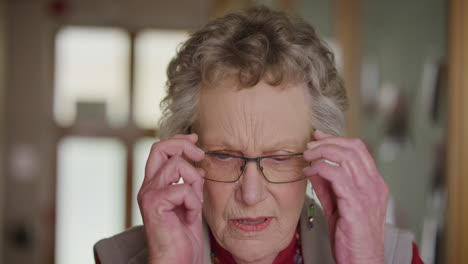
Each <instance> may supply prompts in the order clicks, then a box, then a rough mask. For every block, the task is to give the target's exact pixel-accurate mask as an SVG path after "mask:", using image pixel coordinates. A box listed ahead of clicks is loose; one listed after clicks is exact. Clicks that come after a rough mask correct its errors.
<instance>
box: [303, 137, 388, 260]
mask: <svg viewBox="0 0 468 264" xmlns="http://www.w3.org/2000/svg"><path fill="white" fill-rule="evenodd" d="M314 136H315V139H316V141H312V142H309V144H308V146H307V148H308V149H307V150H306V151H305V152H304V158H305V159H306V160H308V161H310V162H312V163H311V165H310V166H308V167H306V168H305V169H304V174H305V175H306V176H307V177H309V179H310V180H311V182H312V185H313V187H314V190H315V192H316V194H317V197H318V198H319V199H320V202H321V204H322V207H323V210H324V213H325V216H326V218H327V221H328V226H329V233H330V241H331V248H332V251H333V255H334V257H335V261H336V262H337V263H339V264H341V263H348V264H357V263H369V264H371V263H376V264H384V263H385V258H384V233H385V218H386V211H387V201H388V188H387V185H386V184H385V182H384V180H383V178H382V177H381V176H380V174H379V172H378V170H377V168H376V166H375V163H374V160H373V159H372V157H371V155H370V153H369V152H368V150H367V148H366V146H365V144H364V143H363V142H362V141H361V140H359V139H351V138H343V137H336V136H331V135H328V134H325V133H323V132H320V131H316V132H315V134H314ZM330 161H331V162H330ZM333 163H335V164H333Z"/></svg>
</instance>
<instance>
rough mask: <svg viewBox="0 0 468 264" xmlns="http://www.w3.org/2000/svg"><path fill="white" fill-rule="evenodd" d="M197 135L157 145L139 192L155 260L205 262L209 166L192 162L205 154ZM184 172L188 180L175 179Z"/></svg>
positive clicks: (164, 141) (183, 174)
mask: <svg viewBox="0 0 468 264" xmlns="http://www.w3.org/2000/svg"><path fill="white" fill-rule="evenodd" d="M197 139H198V136H197V135H196V134H190V135H176V136H174V137H171V138H169V139H166V140H162V141H159V142H156V143H154V144H153V146H152V147H151V152H150V154H149V157H148V161H147V162H146V168H145V178H144V181H143V184H142V186H141V188H140V191H139V192H138V204H139V206H140V211H141V215H142V217H143V223H144V228H145V233H146V239H147V246H148V251H149V263H151V264H156V263H193V264H200V263H202V261H203V231H202V200H203V182H204V179H203V178H202V176H204V171H203V170H202V169H199V168H195V167H194V166H192V165H191V164H190V163H189V161H188V160H190V161H194V162H198V161H201V160H202V159H203V158H204V156H205V155H204V152H203V150H201V149H200V148H198V147H197V146H196V145H195V143H196V142H197ZM181 177H182V179H183V181H184V183H182V184H174V183H177V182H178V181H179V179H180V178H181Z"/></svg>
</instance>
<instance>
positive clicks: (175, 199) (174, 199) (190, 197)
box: [155, 184, 202, 224]
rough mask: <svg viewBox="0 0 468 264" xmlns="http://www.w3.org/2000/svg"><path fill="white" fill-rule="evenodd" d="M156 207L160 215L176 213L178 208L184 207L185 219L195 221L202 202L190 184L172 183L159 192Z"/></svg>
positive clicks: (190, 221) (189, 221)
mask: <svg viewBox="0 0 468 264" xmlns="http://www.w3.org/2000/svg"><path fill="white" fill-rule="evenodd" d="M155 200H156V202H155V209H156V213H157V215H158V216H159V217H163V216H164V214H167V213H174V212H175V210H176V209H178V208H180V207H183V208H182V211H183V212H184V213H185V219H183V220H185V221H187V223H189V224H190V223H193V222H194V221H195V219H196V218H197V216H198V214H199V213H200V212H201V208H202V204H201V201H200V199H199V198H198V195H197V194H196V193H195V190H194V189H193V187H192V186H190V185H188V184H176V185H170V186H167V187H166V188H164V189H163V190H161V191H159V192H158V195H156V197H155Z"/></svg>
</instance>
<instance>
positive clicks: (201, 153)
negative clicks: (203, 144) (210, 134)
mask: <svg viewBox="0 0 468 264" xmlns="http://www.w3.org/2000/svg"><path fill="white" fill-rule="evenodd" d="M197 152H198V153H199V154H200V155H203V156H204V155H205V151H203V150H201V149H199V148H197Z"/></svg>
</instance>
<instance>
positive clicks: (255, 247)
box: [226, 240, 280, 262]
mask: <svg viewBox="0 0 468 264" xmlns="http://www.w3.org/2000/svg"><path fill="white" fill-rule="evenodd" d="M226 249H227V250H228V251H229V252H231V254H232V255H233V257H235V258H238V259H241V260H243V261H245V262H254V261H256V260H261V259H264V258H266V257H269V256H272V255H273V254H274V256H272V257H273V258H274V257H276V253H278V252H279V251H280V250H277V249H276V247H275V246H274V245H269V244H268V242H266V241H259V240H238V241H235V242H234V241H233V242H232V245H229V246H227V248H226Z"/></svg>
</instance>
